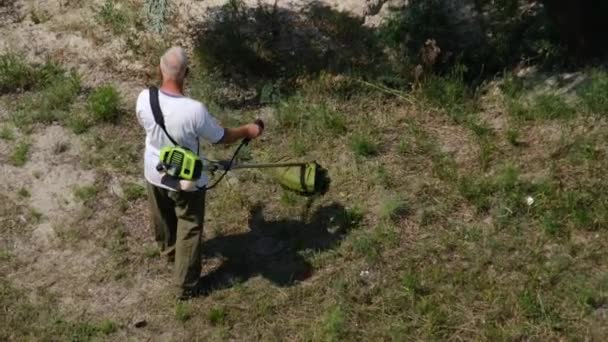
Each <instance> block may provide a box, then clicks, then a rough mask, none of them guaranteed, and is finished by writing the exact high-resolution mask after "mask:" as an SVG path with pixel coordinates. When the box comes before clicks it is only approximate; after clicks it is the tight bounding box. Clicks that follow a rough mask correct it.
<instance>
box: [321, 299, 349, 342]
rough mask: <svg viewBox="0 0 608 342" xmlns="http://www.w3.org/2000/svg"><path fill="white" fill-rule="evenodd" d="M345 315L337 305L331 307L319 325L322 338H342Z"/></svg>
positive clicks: (327, 339) (328, 339)
mask: <svg viewBox="0 0 608 342" xmlns="http://www.w3.org/2000/svg"><path fill="white" fill-rule="evenodd" d="M345 321H346V317H345V315H344V312H343V311H342V309H341V308H340V307H339V306H334V307H331V308H330V309H329V310H328V311H327V312H326V313H325V314H324V315H323V321H322V325H321V334H322V339H323V340H325V341H339V340H341V339H342V336H343V333H344V330H345V329H346V327H345V325H346V324H345V323H346V322H345Z"/></svg>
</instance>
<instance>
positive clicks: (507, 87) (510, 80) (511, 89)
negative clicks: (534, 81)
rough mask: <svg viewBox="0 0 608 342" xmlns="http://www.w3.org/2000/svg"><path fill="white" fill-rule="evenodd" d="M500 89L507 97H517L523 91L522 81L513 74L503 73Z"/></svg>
mask: <svg viewBox="0 0 608 342" xmlns="http://www.w3.org/2000/svg"><path fill="white" fill-rule="evenodd" d="M500 89H501V90H502V92H503V94H505V96H506V97H507V98H509V99H518V98H519V97H520V96H521V94H522V93H523V91H524V81H523V79H522V78H520V77H517V76H515V75H513V74H509V75H505V76H503V82H502V84H501V85H500Z"/></svg>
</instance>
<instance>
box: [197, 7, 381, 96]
mask: <svg viewBox="0 0 608 342" xmlns="http://www.w3.org/2000/svg"><path fill="white" fill-rule="evenodd" d="M196 44H197V46H196V52H197V57H198V59H199V60H200V62H201V64H202V66H203V69H204V70H205V71H206V72H208V73H215V72H218V73H219V77H223V78H224V79H230V81H231V82H233V83H235V84H236V85H237V86H239V87H241V88H243V89H247V90H250V89H255V90H256V92H257V95H258V99H256V100H258V101H259V100H262V101H266V102H268V101H270V102H275V101H277V97H278V96H279V95H280V94H281V93H288V92H289V91H291V90H293V89H294V88H295V86H296V85H297V81H298V79H299V78H301V77H303V76H306V77H307V76H310V75H316V74H318V73H320V72H322V71H324V70H327V71H329V72H334V73H341V72H350V71H353V70H356V71H357V72H361V73H366V74H369V75H372V74H374V72H373V70H376V69H377V68H376V67H378V66H380V65H382V63H380V62H379V60H380V59H381V58H382V56H383V49H382V48H381V47H379V46H378V45H377V39H375V37H374V34H373V31H372V30H371V29H369V28H367V27H365V26H364V25H363V20H362V19H361V18H357V17H354V16H350V15H348V14H346V13H343V12H337V11H335V10H333V9H331V8H330V7H328V6H326V5H322V4H319V3H312V4H311V5H309V6H308V7H306V8H305V9H304V10H303V11H302V13H294V12H291V11H290V10H288V9H285V8H280V7H278V6H269V5H258V6H253V7H248V5H247V4H245V2H244V1H241V0H230V1H228V3H227V4H225V5H224V6H221V7H218V8H216V9H213V10H211V11H209V13H208V17H207V18H206V19H205V20H203V21H202V24H201V26H200V27H199V28H198V37H197V40H196ZM277 90H280V91H277Z"/></svg>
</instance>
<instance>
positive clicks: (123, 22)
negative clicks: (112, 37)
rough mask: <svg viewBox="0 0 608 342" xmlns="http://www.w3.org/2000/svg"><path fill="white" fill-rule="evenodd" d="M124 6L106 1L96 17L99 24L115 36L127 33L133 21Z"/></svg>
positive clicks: (114, 1) (109, 0) (112, 0)
mask: <svg viewBox="0 0 608 342" xmlns="http://www.w3.org/2000/svg"><path fill="white" fill-rule="evenodd" d="M122 5H123V4H119V3H117V1H116V0H105V1H104V3H103V5H102V6H101V7H100V8H98V10H97V15H96V16H95V18H96V19H97V21H98V22H100V23H101V24H103V25H105V26H107V27H109V28H110V29H111V30H112V32H113V33H114V34H122V33H125V32H126V30H127V28H128V25H129V23H130V21H131V19H132V18H131V17H130V13H129V12H128V11H127V10H126V9H124V8H123V7H122Z"/></svg>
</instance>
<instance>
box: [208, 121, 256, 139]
mask: <svg viewBox="0 0 608 342" xmlns="http://www.w3.org/2000/svg"><path fill="white" fill-rule="evenodd" d="M263 131H264V123H263V122H262V120H259V119H258V120H256V122H255V123H252V124H248V125H244V126H241V127H237V128H226V129H225V130H224V137H223V138H222V140H220V141H219V143H222V144H232V143H234V142H236V141H238V140H240V139H255V138H257V137H259V136H260V135H262V132H263Z"/></svg>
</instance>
